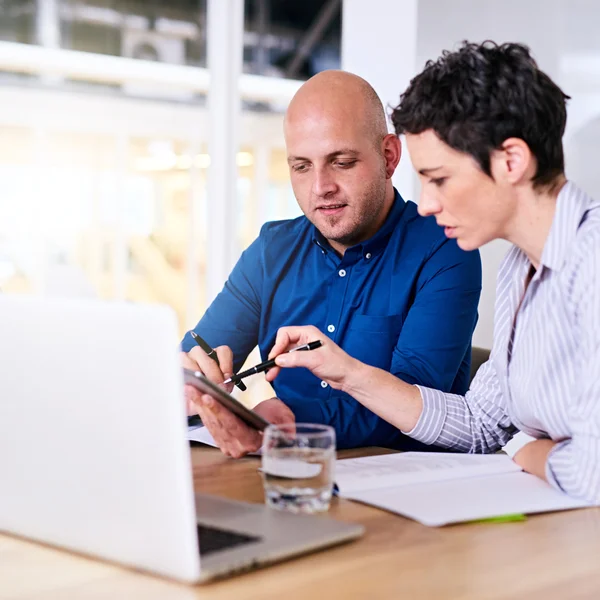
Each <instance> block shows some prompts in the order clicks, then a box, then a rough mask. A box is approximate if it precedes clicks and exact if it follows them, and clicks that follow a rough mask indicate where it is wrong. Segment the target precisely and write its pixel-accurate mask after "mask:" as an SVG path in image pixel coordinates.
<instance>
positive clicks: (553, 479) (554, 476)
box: [545, 439, 571, 492]
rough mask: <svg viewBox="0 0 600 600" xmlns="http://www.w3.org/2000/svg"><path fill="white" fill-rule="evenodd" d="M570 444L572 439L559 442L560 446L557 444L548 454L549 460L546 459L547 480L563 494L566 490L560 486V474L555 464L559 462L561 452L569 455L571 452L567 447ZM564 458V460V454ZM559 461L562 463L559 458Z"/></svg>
mask: <svg viewBox="0 0 600 600" xmlns="http://www.w3.org/2000/svg"><path fill="white" fill-rule="evenodd" d="M570 443H571V440H570V439H568V440H563V441H562V442H559V443H558V444H556V445H555V446H554V448H552V450H550V452H549V453H548V458H547V459H546V470H545V475H546V479H547V481H548V483H549V484H550V485H551V486H552V487H554V488H556V489H557V490H560V491H561V492H564V491H565V490H564V489H563V487H562V485H561V484H560V481H559V478H558V473H557V472H556V471H557V469H556V466H557V465H555V464H553V463H555V462H557V457H556V454H557V453H559V452H560V451H561V450H566V452H567V453H568V452H569V450H567V446H568V445H569V444H570ZM562 458H564V452H563V457H562ZM553 459H554V460H553ZM558 460H559V461H560V460H561V459H560V458H558Z"/></svg>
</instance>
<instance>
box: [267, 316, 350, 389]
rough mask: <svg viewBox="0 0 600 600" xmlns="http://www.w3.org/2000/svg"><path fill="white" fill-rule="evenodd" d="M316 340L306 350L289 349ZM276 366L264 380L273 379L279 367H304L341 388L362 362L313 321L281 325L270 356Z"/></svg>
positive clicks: (333, 386)
mask: <svg viewBox="0 0 600 600" xmlns="http://www.w3.org/2000/svg"><path fill="white" fill-rule="evenodd" d="M316 340H319V341H320V342H321V344H322V345H321V347H320V348H316V349H315V350H310V351H306V352H289V350H292V349H293V348H297V347H298V346H302V345H304V344H308V343H309V342H314V341H316ZM275 357H276V363H277V367H274V368H273V369H269V371H268V372H267V381H273V380H274V379H275V377H277V375H278V374H279V372H280V371H281V367H285V368H294V367H305V368H307V369H308V370H309V371H310V372H311V373H313V374H314V375H316V376H317V377H318V378H319V379H322V380H323V381H326V382H327V383H328V384H329V385H330V386H331V387H332V388H334V389H336V390H340V389H341V390H343V389H344V388H345V387H346V385H347V384H348V381H349V378H350V376H351V375H352V374H354V373H356V371H357V370H358V369H359V368H360V367H361V365H362V363H361V362H359V361H358V360H356V359H354V358H352V357H351V356H350V355H349V354H346V352H344V351H343V350H342V349H341V348H340V347H339V346H338V345H337V344H336V343H335V342H333V341H332V340H331V339H329V338H328V337H327V336H326V335H324V334H323V333H322V332H321V331H319V330H318V329H317V328H316V327H313V326H312V325H306V326H302V327H281V328H280V329H279V331H278V332H277V338H276V339H275V345H274V346H273V348H272V349H271V352H270V353H269V358H275Z"/></svg>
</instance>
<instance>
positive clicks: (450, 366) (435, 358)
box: [390, 240, 481, 394]
mask: <svg viewBox="0 0 600 600" xmlns="http://www.w3.org/2000/svg"><path fill="white" fill-rule="evenodd" d="M480 293H481V259H480V256H479V252H477V251H474V252H464V251H463V250H461V249H460V248H459V247H458V246H457V245H456V243H455V242H454V240H447V241H445V242H444V243H443V244H442V245H441V246H440V247H439V248H438V249H437V251H436V252H435V253H434V254H433V255H432V256H431V258H430V259H429V260H428V261H427V262H426V263H425V264H424V266H423V270H422V272H421V276H420V277H419V289H418V291H417V294H416V296H415V300H414V303H413V305H412V306H411V308H410V310H409V312H408V315H407V317H406V320H405V322H404V324H403V326H402V331H401V332H400V337H399V339H398V344H397V345H396V349H395V350H394V355H393V357H392V365H391V369H390V372H391V373H392V374H394V375H396V376H397V377H399V378H400V379H402V380H403V381H405V382H407V383H414V384H419V385H423V386H426V387H431V388H435V389H437V390H441V391H443V392H458V393H461V394H464V393H465V392H466V391H467V389H468V386H469V382H468V369H466V367H468V365H467V363H465V365H464V366H463V368H465V370H466V372H464V373H461V377H460V380H461V381H460V385H459V381H457V378H459V370H460V368H461V364H462V363H463V361H464V360H465V357H467V358H468V360H470V356H469V352H470V349H471V338H472V336H473V330H474V329H475V325H476V323H477V306H478V304H479V296H480Z"/></svg>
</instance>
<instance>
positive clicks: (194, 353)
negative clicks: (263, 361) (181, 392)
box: [181, 346, 233, 416]
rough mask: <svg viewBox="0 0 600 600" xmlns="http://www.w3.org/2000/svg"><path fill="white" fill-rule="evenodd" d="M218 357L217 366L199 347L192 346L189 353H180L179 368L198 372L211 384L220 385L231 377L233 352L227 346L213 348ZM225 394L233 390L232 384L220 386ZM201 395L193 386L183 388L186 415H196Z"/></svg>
mask: <svg viewBox="0 0 600 600" xmlns="http://www.w3.org/2000/svg"><path fill="white" fill-rule="evenodd" d="M215 352H216V353H217V356H218V357H219V364H220V365H221V366H220V367H219V365H218V364H217V362H216V361H215V360H213V359H212V358H211V357H210V356H208V354H206V352H204V350H202V348H200V346H194V347H193V348H192V349H191V350H190V351H189V352H182V353H181V366H182V367H184V368H186V369H191V370H192V371H200V372H201V373H202V374H203V375H204V376H205V377H206V378H207V379H210V381H212V382H213V383H216V384H222V383H223V382H224V381H225V380H226V379H227V378H229V377H231V376H232V375H233V352H232V351H231V348H229V346H219V347H218V348H215ZM222 387H223V389H225V390H226V391H227V392H231V390H232V389H233V383H230V384H227V385H226V386H222ZM201 396H202V394H201V393H200V392H199V391H198V390H197V389H196V388H195V387H193V386H191V385H186V386H185V400H186V406H187V414H188V416H190V415H196V414H198V408H197V406H198V405H199V404H200V397H201Z"/></svg>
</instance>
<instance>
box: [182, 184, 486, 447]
mask: <svg viewBox="0 0 600 600" xmlns="http://www.w3.org/2000/svg"><path fill="white" fill-rule="evenodd" d="M480 291H481V262H480V258H479V253H478V252H463V251H462V250H460V248H458V246H457V245H456V243H455V242H454V240H448V239H446V237H445V236H444V234H443V231H442V230H441V228H440V227H438V226H437V225H436V223H435V220H434V219H433V218H432V217H429V218H424V217H421V216H419V215H418V213H417V207H416V205H415V204H414V203H413V202H405V201H404V200H403V199H402V198H401V197H400V194H398V192H396V196H395V200H394V204H393V206H392V208H391V210H390V213H389V215H388V217H387V219H386V221H385V223H384V224H383V226H382V227H381V228H380V230H379V231H378V232H377V233H376V234H375V235H374V236H373V237H372V238H370V239H369V240H367V241H365V242H363V243H361V244H357V245H356V246H352V247H350V248H348V249H347V250H346V252H345V254H344V256H343V257H342V258H340V257H339V256H338V255H337V254H336V252H335V251H334V250H333V249H332V248H331V246H330V245H329V244H328V242H327V240H326V239H325V238H324V237H323V236H322V235H321V234H320V232H319V231H318V230H317V229H316V228H315V227H314V225H312V223H310V221H308V219H306V217H299V218H297V219H293V220H287V221H277V222H272V223H266V224H265V225H264V226H263V228H262V229H261V232H260V235H259V237H258V239H256V241H255V242H254V243H253V244H252V245H251V246H250V247H249V248H248V249H247V250H246V251H245V252H244V253H243V254H242V256H241V258H240V260H239V261H238V263H237V265H236V266H235V268H234V269H233V271H232V272H231V275H230V276H229V279H228V280H227V282H226V283H225V286H224V288H223V290H222V291H221V293H220V294H219V295H218V296H217V298H216V299H215V300H214V302H213V303H212V304H211V306H210V307H209V308H208V310H207V311H206V313H205V315H204V316H203V317H202V319H201V321H200V322H199V323H198V324H197V325H196V327H195V328H194V329H195V331H196V332H197V333H198V334H199V335H201V336H202V337H203V338H204V339H205V340H206V341H207V342H208V343H209V344H211V345H212V346H213V347H214V346H220V345H227V346H229V347H230V348H231V349H232V350H233V355H234V369H235V370H236V371H237V370H238V369H240V368H241V366H242V364H243V362H244V361H245V359H246V357H247V356H248V354H249V353H250V352H251V351H252V349H253V348H254V347H255V346H256V345H257V344H258V346H259V348H260V353H261V356H262V358H263V360H265V359H266V357H267V355H268V353H269V350H270V349H271V347H272V346H273V344H274V342H275V337H276V335H277V330H278V329H279V328H280V327H283V326H286V325H315V326H316V327H318V328H319V329H320V330H321V331H322V332H323V333H324V334H325V335H327V336H329V337H330V338H331V339H332V340H334V341H335V342H336V343H337V344H338V345H339V346H341V347H342V348H343V349H344V350H345V351H346V352H347V353H348V354H350V355H352V356H353V357H355V358H357V359H359V360H361V361H363V362H365V363H368V364H370V365H373V366H376V367H380V368H381V369H385V370H386V371H389V372H391V373H393V374H394V375H397V376H398V377H400V378H402V379H403V380H404V381H407V382H409V383H419V384H422V385H425V386H428V387H434V388H437V389H441V390H444V391H448V392H453V393H464V392H465V391H466V390H467V388H468V383H469V367H470V356H471V335H472V333H473V329H474V327H475V323H476V321H477V304H478V302H479V294H480ZM193 346H194V341H193V340H192V338H191V336H190V335H189V333H188V334H186V336H185V338H184V339H183V342H182V349H183V350H184V351H186V352H187V351H189V350H190V348H192V347H193ZM273 387H274V389H275V392H276V394H277V396H278V398H280V399H281V400H283V401H284V402H285V403H286V404H287V405H288V406H289V407H290V408H291V409H292V411H293V412H294V414H295V415H296V420H297V421H302V422H310V423H326V424H330V425H333V426H334V427H335V429H336V433H337V445H338V448H351V447H359V446H367V445H375V446H387V447H392V448H403V449H408V448H421V443H420V442H418V441H416V440H411V439H410V438H407V437H406V436H404V435H403V434H402V433H401V432H399V431H398V430H397V429H396V428H394V427H393V426H392V425H390V424H389V423H387V422H386V421H384V420H383V419H381V418H380V417H378V416H377V415H375V414H374V413H372V412H371V411H369V410H367V409H366V408H365V407H364V406H362V405H361V404H359V403H358V402H357V401H356V400H354V399H353V398H351V397H350V396H348V395H347V394H345V393H343V392H341V391H338V390H334V389H332V388H331V387H329V386H327V385H326V384H325V383H324V382H321V381H320V380H319V379H318V378H317V377H315V376H314V375H312V374H311V373H310V372H309V371H308V370H306V369H284V370H283V371H282V372H281V373H280V375H279V376H278V377H277V379H276V380H275V381H274V382H273Z"/></svg>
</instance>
